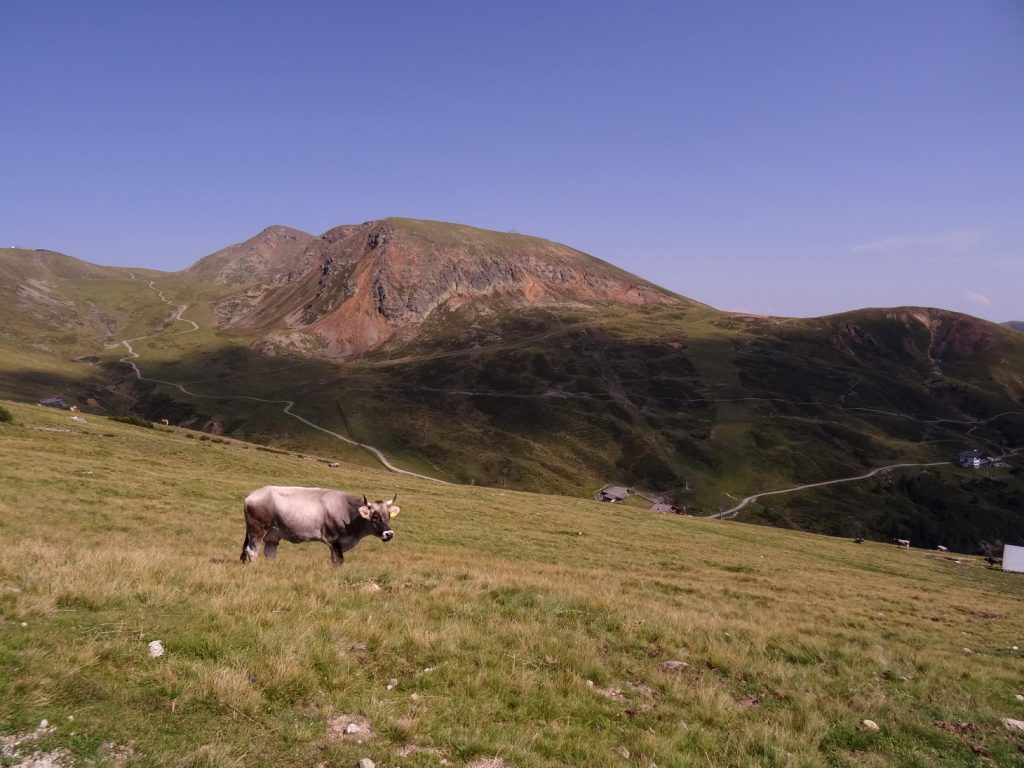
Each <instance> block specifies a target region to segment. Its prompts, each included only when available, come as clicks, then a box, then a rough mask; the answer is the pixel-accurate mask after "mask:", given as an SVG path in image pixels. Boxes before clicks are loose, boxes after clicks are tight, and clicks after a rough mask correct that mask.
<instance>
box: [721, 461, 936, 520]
mask: <svg viewBox="0 0 1024 768" xmlns="http://www.w3.org/2000/svg"><path fill="white" fill-rule="evenodd" d="M943 464H946V465H948V464H949V462H948V461H932V462H928V463H923V464H890V465H889V466H887V467H877V468H875V469H872V470H871V471H870V472H865V473H864V474H863V475H857V476H856V477H841V478H839V479H838V480H822V481H821V482H820V483H806V484H804V485H794V486H793V487H792V488H783V489H782V490H779V491H762V492H761V493H755V494H752V495H751V496H747V497H745V498H742V499H740V503H739V504H737V505H736V506H735V507H732V508H731V509H727V510H725V511H724V512H716V513H715V514H713V515H705V517H707V518H711V519H714V520H731V519H732V518H734V517H736V515H738V514H739V512H740V510H741V509H743V508H744V507H745V506H747V504H749V503H750V502H752V501H757V500H758V499H760V498H761V497H762V496H777V495H779V494H782V493H793V492H794V491H802V490H804V489H806V488H819V487H821V486H823V485H836V484H837V483H852V482H853V481H855V480H866V479H868V478H869V477H874V476H875V475H877V474H878V473H879V472H885V471H887V470H890V469H899V468H901V467H938V466H941V465H943Z"/></svg>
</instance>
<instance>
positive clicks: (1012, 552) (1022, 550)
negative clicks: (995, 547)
mask: <svg viewBox="0 0 1024 768" xmlns="http://www.w3.org/2000/svg"><path fill="white" fill-rule="evenodd" d="M1003 570H1004V571H1013V572H1014V573H1024V547H1015V546H1013V545H1012V544H1004V545H1003Z"/></svg>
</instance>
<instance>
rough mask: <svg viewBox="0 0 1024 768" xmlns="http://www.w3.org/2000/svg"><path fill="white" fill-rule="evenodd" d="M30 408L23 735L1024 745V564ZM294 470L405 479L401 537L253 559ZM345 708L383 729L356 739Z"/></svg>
mask: <svg viewBox="0 0 1024 768" xmlns="http://www.w3.org/2000/svg"><path fill="white" fill-rule="evenodd" d="M5 405H7V406H8V407H9V409H10V411H11V412H12V413H13V415H14V423H13V424H3V423H0V482H2V487H3V488H4V493H3V494H2V495H0V513H2V515H3V519H4V530H3V536H2V537H0V669H2V670H3V674H2V675H0V734H2V735H3V737H4V738H5V742H4V743H5V744H11V743H12V741H13V740H12V739H11V737H12V736H13V737H25V738H24V740H23V741H21V743H20V744H21V745H20V746H15V747H10V749H14V750H20V753H21V754H23V755H25V754H28V753H30V752H32V751H40V752H45V753H48V754H49V755H50V756H51V757H52V758H53V760H54V762H53V763H52V764H53V765H60V766H65V765H71V764H72V762H73V761H74V760H75V759H78V760H93V761H95V764H96V765H112V764H117V765H128V766H230V765H243V764H251V763H252V762H254V761H256V762H263V763H265V764H271V765H278V766H309V765H319V764H323V765H354V764H355V762H356V760H357V759H358V758H360V757H363V756H369V757H372V758H373V759H374V760H375V761H376V762H377V764H378V765H382V764H383V765H389V766H428V765H437V764H439V761H440V759H442V758H443V759H446V760H447V761H448V764H449V765H456V766H469V765H483V763H481V762H477V761H480V760H482V759H489V758H495V757H498V758H500V759H501V760H503V761H504V762H503V763H500V764H501V765H512V766H517V767H518V768H530V767H531V766H558V765H588V766H619V765H642V766H648V765H650V764H651V763H656V764H657V765H659V766H722V765H729V766H751V767H753V766H758V767H760V766H860V765H872V766H922V767H923V766H934V765H940V764H941V765H946V766H976V765H981V764H985V765H998V766H1011V765H1019V764H1020V759H1021V754H1022V750H1024V738H1022V736H1021V735H1016V736H1014V735H1013V734H1011V733H1010V732H1009V731H1007V730H1006V728H1005V727H1004V726H1003V725H1002V723H1001V718H1004V717H1013V718H1018V719H1019V718H1022V717H1024V703H1021V702H1019V701H1017V700H1015V698H1014V695H1015V694H1024V689H1022V687H1021V679H1022V677H1021V674H1020V673H1021V658H1020V651H1014V650H1011V647H1012V646H1014V645H1016V646H1022V645H1024V643H1022V642H1021V641H1022V640H1024V613H1022V612H1021V611H1020V610H1019V608H1020V602H1021V598H1022V597H1024V581H1022V577H1020V576H1017V575H1012V574H1004V573H1001V572H997V571H992V570H989V569H987V568H985V567H983V565H982V564H981V563H979V562H978V561H975V560H972V559H963V560H961V562H955V561H954V560H952V559H951V558H949V557H945V556H939V555H938V553H933V552H927V551H921V550H912V551H910V552H905V551H900V550H898V549H896V548H895V547H892V546H884V545H874V544H870V543H869V544H865V545H863V546H857V545H855V544H852V543H850V542H848V541H842V540H835V539H826V538H820V537H816V536H810V535H806V534H797V533H788V532H783V531H773V530H769V529H765V528H759V527H754V526H747V525H743V524H741V523H735V522H716V521H703V520H696V519H687V518H679V517H672V516H657V515H652V514H650V513H647V512H644V511H642V510H635V509H630V508H626V507H617V508H613V507H608V506H603V505H599V504H597V503H595V502H588V501H582V500H572V499H566V498H558V497H549V496H539V495H529V494H522V493H513V492H510V491H500V490H488V489H480V488H468V487H445V486H440V485H437V484H433V483H427V482H421V481H414V480H408V479H402V480H397V479H396V478H395V477H394V476H392V475H388V474H385V473H381V472H377V471H373V470H366V469H362V468H357V467H353V466H347V465H346V466H343V467H342V468H341V469H333V470H332V469H329V468H328V467H327V466H326V465H325V464H323V463H320V462H317V461H311V460H306V459H302V458H299V457H297V456H294V455H278V454H274V453H271V452H267V451H266V450H261V449H260V448H259V447H257V446H251V445H245V444H240V443H235V442H232V441H221V440H219V439H214V440H211V439H204V438H208V437H209V436H207V435H201V434H198V433H192V432H185V431H168V430H160V429H155V430H153V429H142V428H139V427H136V426H131V425H127V424H120V423H116V422H112V421H109V420H107V419H105V418H102V417H94V416H87V417H86V421H85V422H80V421H74V420H72V419H71V416H70V414H67V413H65V412H58V411H51V410H48V409H43V408H40V407H37V406H24V405H18V404H14V403H9V404H5ZM269 482H274V483H299V484H310V485H328V486H341V487H345V488H348V489H351V490H354V491H357V492H361V491H365V492H366V493H367V494H369V495H371V496H381V495H385V494H388V493H392V492H394V491H395V490H397V491H398V492H399V494H400V500H401V501H400V503H401V505H402V514H401V515H400V516H399V517H398V518H396V519H395V529H396V532H397V536H396V539H395V541H394V542H392V543H391V544H388V545H384V544H382V543H380V542H378V541H364V542H363V543H362V544H360V545H359V546H358V547H357V548H356V549H355V550H353V551H352V552H351V553H349V555H348V556H347V558H346V563H345V565H344V566H342V567H340V568H332V567H331V565H330V562H329V556H328V552H327V549H326V548H325V547H323V546H321V545H317V544H304V545H297V546H290V545H285V546H284V547H283V548H282V550H281V553H280V556H279V557H278V560H277V561H276V562H274V563H272V564H271V563H267V562H265V561H260V562H259V563H257V564H255V565H253V566H248V567H244V566H242V565H241V564H240V563H238V562H237V558H238V554H239V550H240V548H241V541H242V534H243V525H242V520H241V499H242V497H243V496H244V494H245V493H246V492H247V491H249V490H251V489H253V488H255V487H257V486H259V485H262V484H264V483H269ZM151 640H161V641H162V643H163V645H164V646H165V648H166V653H165V655H164V656H162V657H160V658H156V659H154V658H150V657H149V655H148V654H147V643H148V642H149V641H151ZM669 661H682V662H686V664H687V666H685V667H683V668H682V669H678V670H671V669H667V668H666V667H665V663H666V662H669ZM391 679H394V680H396V681H397V686H395V687H393V688H391V689H389V688H388V685H389V681H390V680H391ZM342 716H359V717H364V718H367V719H368V721H369V723H370V725H371V727H372V733H373V736H372V738H371V739H370V740H369V741H366V742H365V743H362V744H356V743H354V742H353V741H352V740H351V739H346V738H343V737H341V736H340V735H339V734H337V733H335V734H334V735H333V736H332V734H331V723H332V722H333V723H337V724H344V723H345V722H347V720H344V719H342V720H337V719H336V718H340V717H342ZM44 718H45V719H47V720H48V721H49V724H50V726H51V729H50V730H45V731H35V728H36V726H37V725H38V723H39V722H40V720H42V719H44ZM865 719H871V720H874V721H875V722H876V723H877V724H878V725H879V726H880V730H879V731H877V732H873V731H869V730H867V729H866V728H865V727H864V726H863V725H862V721H863V720H865ZM337 730H342V728H341V727H339V728H338V729H337ZM33 734H34V735H35V737H36V738H35V740H34V741H33V740H32V739H31V738H29V737H31V736H32V735H33ZM627 751H628V755H629V756H628V758H624V757H623V755H625V754H627ZM11 754H13V753H8V756H7V757H6V758H4V759H5V760H6V762H7V763H8V764H9V763H12V762H16V760H14V759H13V758H12V757H11ZM487 764H488V765H497V764H498V763H487Z"/></svg>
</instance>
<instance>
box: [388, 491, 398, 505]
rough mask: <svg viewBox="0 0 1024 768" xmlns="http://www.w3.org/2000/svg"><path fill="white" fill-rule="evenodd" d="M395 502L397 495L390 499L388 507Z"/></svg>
mask: <svg viewBox="0 0 1024 768" xmlns="http://www.w3.org/2000/svg"><path fill="white" fill-rule="evenodd" d="M396 501H398V494H397V493H396V494H395V495H394V496H393V497H392V498H391V501H389V502H388V506H391V505H392V504H394V503H395V502H396Z"/></svg>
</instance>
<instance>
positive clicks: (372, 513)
mask: <svg viewBox="0 0 1024 768" xmlns="http://www.w3.org/2000/svg"><path fill="white" fill-rule="evenodd" d="M397 499H398V494H397V493H396V494H395V496H394V498H393V499H391V501H374V502H372V503H371V502H369V501H367V500H366V494H363V506H361V507H360V508H359V514H360V515H362V516H363V517H364V518H365V519H367V520H369V521H370V526H371V528H372V529H373V533H374V535H375V536H379V537H380V539H381V541H391V540H392V539H393V538H395V532H394V531H392V530H391V518H392V517H394V516H395V515H397V514H398V513H399V512H400V511H401V510H400V509H399V508H398V507H396V506H395V501H396V500H397Z"/></svg>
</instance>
